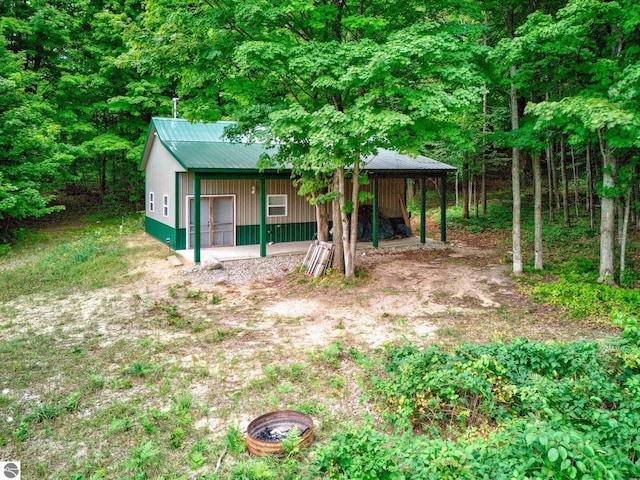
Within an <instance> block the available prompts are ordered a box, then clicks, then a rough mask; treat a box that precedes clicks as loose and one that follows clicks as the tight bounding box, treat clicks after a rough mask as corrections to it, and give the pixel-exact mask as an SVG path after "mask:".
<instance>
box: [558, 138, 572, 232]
mask: <svg viewBox="0 0 640 480" xmlns="http://www.w3.org/2000/svg"><path fill="white" fill-rule="evenodd" d="M560 173H561V175H562V211H563V214H564V226H565V227H570V226H571V218H570V217H569V179H568V177H567V148H566V145H565V140H564V135H560Z"/></svg>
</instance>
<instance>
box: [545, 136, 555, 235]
mask: <svg viewBox="0 0 640 480" xmlns="http://www.w3.org/2000/svg"><path fill="white" fill-rule="evenodd" d="M546 154H547V183H548V184H549V221H550V222H551V223H553V222H554V220H555V219H554V215H553V174H552V173H551V169H552V167H553V163H552V161H551V155H552V154H551V142H547V150H546Z"/></svg>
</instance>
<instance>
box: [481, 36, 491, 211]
mask: <svg viewBox="0 0 640 480" xmlns="http://www.w3.org/2000/svg"><path fill="white" fill-rule="evenodd" d="M485 43H486V42H485ZM487 98H488V95H487V93H486V92H485V93H483V94H482V118H483V120H482V133H483V135H482V179H481V181H480V201H481V202H482V215H483V216H484V215H486V214H487V158H486V145H485V143H486V136H487V116H488V111H489V107H488V103H487Z"/></svg>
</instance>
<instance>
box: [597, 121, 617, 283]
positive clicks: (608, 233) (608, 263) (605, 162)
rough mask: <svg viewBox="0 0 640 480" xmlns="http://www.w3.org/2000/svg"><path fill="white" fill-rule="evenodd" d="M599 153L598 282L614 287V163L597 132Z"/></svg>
mask: <svg viewBox="0 0 640 480" xmlns="http://www.w3.org/2000/svg"><path fill="white" fill-rule="evenodd" d="M598 138H599V141H600V151H601V152H602V187H603V192H602V196H601V198H600V206H601V207H600V277H599V278H598V282H600V283H607V284H610V285H615V280H614V275H615V263H614V262H615V260H614V259H615V253H614V252H615V211H616V205H615V196H614V195H613V193H612V191H611V190H612V189H613V188H614V187H615V175H616V161H615V158H614V157H613V155H612V154H611V151H610V148H609V145H608V144H607V142H606V140H604V138H603V136H602V130H600V129H599V130H598Z"/></svg>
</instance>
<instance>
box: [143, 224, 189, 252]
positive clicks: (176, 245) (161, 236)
mask: <svg viewBox="0 0 640 480" xmlns="http://www.w3.org/2000/svg"><path fill="white" fill-rule="evenodd" d="M144 231H145V232H146V233H147V234H148V235H151V236H152V237H153V238H155V239H157V240H158V241H160V242H162V243H163V244H165V245H166V243H167V238H168V239H169V240H170V242H171V248H172V249H173V250H184V249H185V248H186V244H185V242H186V240H185V233H186V230H185V229H183V228H182V229H175V228H171V227H170V226H169V225H166V224H164V223H162V222H158V221H157V220H154V219H153V218H149V217H144Z"/></svg>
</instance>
